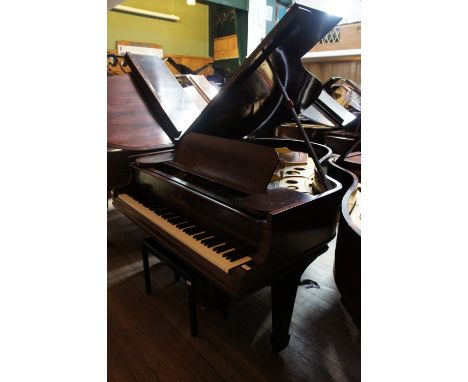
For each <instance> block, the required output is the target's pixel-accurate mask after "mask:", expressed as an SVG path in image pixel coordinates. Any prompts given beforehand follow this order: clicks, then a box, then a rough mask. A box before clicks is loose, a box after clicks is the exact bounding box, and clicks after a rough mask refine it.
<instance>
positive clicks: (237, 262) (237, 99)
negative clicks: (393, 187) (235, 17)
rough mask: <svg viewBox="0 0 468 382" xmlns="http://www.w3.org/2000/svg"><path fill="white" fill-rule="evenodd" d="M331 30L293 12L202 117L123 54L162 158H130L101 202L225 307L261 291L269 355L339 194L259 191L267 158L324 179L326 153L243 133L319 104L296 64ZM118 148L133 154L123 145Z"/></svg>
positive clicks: (147, 62) (331, 224) (304, 12)
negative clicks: (268, 314) (126, 171)
mask: <svg viewBox="0 0 468 382" xmlns="http://www.w3.org/2000/svg"><path fill="white" fill-rule="evenodd" d="M338 21H339V18H337V17H335V16H331V15H328V14H326V13H323V12H320V11H316V10H313V9H310V8H308V7H305V6H302V5H298V4H295V5H293V6H292V7H291V8H290V10H289V11H288V13H287V14H286V16H284V17H283V18H282V20H281V21H280V22H279V23H278V24H277V25H276V27H275V28H274V29H273V30H272V31H271V32H270V34H269V35H268V36H267V37H266V38H265V39H264V40H263V41H262V43H261V44H260V46H259V47H258V48H257V49H256V50H255V51H254V52H253V53H252V54H251V55H250V56H249V58H248V59H247V60H246V61H245V62H244V64H243V66H242V67H241V68H240V69H239V71H238V72H236V73H235V74H234V75H233V77H232V78H231V79H230V80H229V82H228V83H227V84H226V85H225V86H224V87H223V88H222V89H221V91H220V93H219V94H218V95H217V96H216V97H215V98H214V99H213V100H212V101H211V102H210V103H209V104H208V105H207V106H206V107H205V108H204V109H203V111H202V112H199V111H197V110H196V108H195V107H194V105H193V104H191V103H189V102H186V97H185V93H184V92H183V90H182V88H181V87H180V85H179V84H178V83H177V82H175V83H174V81H173V77H172V75H171V73H169V72H168V70H167V67H165V65H164V64H163V63H162V61H161V60H160V59H158V58H157V57H150V56H138V55H132V54H128V55H127V58H128V62H129V64H130V65H131V67H132V76H133V77H134V78H135V81H136V82H135V83H136V84H138V90H139V93H138V91H136V93H138V96H139V97H141V98H142V99H143V103H144V104H145V105H146V106H147V108H148V111H146V112H145V113H151V114H152V115H154V116H155V119H156V120H157V121H158V124H157V125H156V124H153V125H152V126H150V125H149V124H146V125H145V126H144V127H143V129H146V130H147V132H148V135H149V136H150V137H152V138H155V137H158V136H159V137H160V138H161V139H162V138H163V137H164V135H163V134H161V133H156V132H151V130H152V129H154V130H161V129H162V130H164V133H165V134H166V136H168V137H169V139H171V141H173V142H174V148H165V149H164V148H161V147H157V146H155V149H158V150H159V151H158V152H156V153H152V154H148V155H145V156H142V157H141V158H136V159H135V160H134V162H133V163H132V165H131V179H130V181H129V182H128V184H126V185H124V186H121V187H118V188H116V189H114V190H113V203H114V205H115V207H116V208H117V209H118V210H119V211H121V212H122V213H123V214H125V215H126V216H127V217H128V218H130V219H131V220H132V221H134V222H135V223H136V224H138V225H139V226H140V227H141V228H143V229H144V230H145V231H146V232H147V233H148V234H149V235H151V236H152V237H153V238H154V239H156V240H157V241H158V242H159V243H160V245H162V246H163V247H164V248H166V249H167V250H168V251H170V252H171V253H174V254H175V256H177V258H178V259H179V260H180V261H181V262H182V263H183V264H184V266H186V267H188V268H189V269H192V270H193V271H194V272H196V274H198V275H200V276H202V277H203V278H206V279H208V280H210V282H211V283H212V284H213V285H215V286H216V287H217V288H218V289H219V290H221V291H222V292H223V293H224V294H226V295H227V296H229V297H230V298H232V299H240V298H242V297H245V296H247V295H249V294H252V293H253V292H255V291H257V290H259V289H261V288H263V287H266V286H270V287H271V295H272V335H271V343H272V347H273V349H274V350H275V351H280V350H282V349H284V348H285V347H286V346H287V345H288V343H289V334H288V330H289V325H290V321H291V316H292V312H293V308H294V301H295V296H296V290H297V286H298V283H299V280H300V277H301V274H302V273H303V272H304V270H305V268H306V267H307V266H308V265H309V264H310V263H311V262H312V261H314V259H315V258H316V257H317V256H319V255H320V254H321V253H323V252H324V251H325V250H326V249H327V243H328V242H329V241H330V240H331V239H332V238H333V237H334V235H335V230H336V223H337V217H338V214H337V212H338V207H339V203H340V201H341V192H342V187H341V184H340V183H339V182H337V181H336V180H334V179H333V178H330V177H327V178H326V183H325V182H323V183H324V185H326V188H327V190H326V192H322V191H320V192H314V193H299V192H298V191H294V190H288V191H287V192H282V191H280V192H278V191H276V190H275V189H270V188H269V185H270V184H269V183H268V185H267V184H266V183H267V180H268V179H271V177H272V175H273V172H274V169H275V166H276V164H277V161H278V157H277V156H275V153H276V150H275V148H280V147H287V148H289V149H290V150H292V151H295V152H301V153H307V154H308V155H310V157H311V158H313V161H314V165H315V171H316V173H315V175H314V179H315V178H316V177H319V178H320V177H321V176H324V175H323V169H322V167H321V162H323V161H326V160H327V158H328V157H329V156H330V155H331V151H330V150H329V149H327V148H326V147H324V146H322V145H319V144H311V143H310V142H308V140H307V139H306V141H305V142H302V141H296V140H288V139H274V138H252V137H251V134H252V133H253V132H254V131H256V130H258V129H260V128H269V127H273V126H276V125H277V124H278V123H281V122H284V121H285V120H287V119H289V118H290V117H291V113H292V114H293V115H294V111H295V110H294V109H295V108H296V107H297V108H298V109H300V107H301V103H302V102H309V103H310V102H311V101H313V100H314V99H315V98H317V97H318V96H319V94H320V91H321V84H320V83H319V82H318V81H317V80H316V78H315V77H313V76H312V75H310V73H308V72H306V71H305V70H304V69H303V68H302V65H301V62H300V58H301V57H302V56H303V54H304V53H305V52H306V50H307V49H308V48H309V47H310V46H311V45H314V44H316V43H317V42H318V41H319V40H320V39H321V38H322V37H323V36H324V35H325V34H326V33H327V32H328V31H329V30H330V29H331V28H332V27H333V26H334V25H336V24H337V23H338ZM128 86H130V85H128ZM177 86H179V88H178V87H177ZM136 93H135V94H136ZM304 94H306V95H304ZM285 99H287V100H289V101H288V103H287V105H286V106H287V107H285V105H284V103H283V101H284V100H285ZM295 102H297V103H298V104H297V105H294V103H295ZM136 104H138V102H137V103H136ZM140 109H142V110H143V106H142V105H140ZM128 112H129V113H131V112H132V111H131V110H129V111H128ZM114 113H115V115H114V116H113V117H115V118H116V119H115V120H114V121H115V122H114V125H116V126H117V130H122V125H119V122H118V121H119V118H122V119H123V120H124V121H126V123H127V124H129V121H128V120H126V119H125V117H124V116H122V115H121V114H120V116H119V111H117V110H114ZM146 115H148V114H146ZM246 137H247V138H246ZM128 140H129V143H128V144H127V145H128V146H130V145H134V143H135V142H134V139H133V138H132V137H131V136H129V137H128ZM152 143H153V144H156V143H157V139H155V140H154V141H152ZM323 180H324V181H325V179H323ZM252 211H253V212H254V213H252Z"/></svg>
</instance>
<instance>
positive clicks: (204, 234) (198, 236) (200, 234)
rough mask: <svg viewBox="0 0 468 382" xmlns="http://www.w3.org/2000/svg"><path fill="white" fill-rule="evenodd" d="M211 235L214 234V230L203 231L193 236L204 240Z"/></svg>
mask: <svg viewBox="0 0 468 382" xmlns="http://www.w3.org/2000/svg"><path fill="white" fill-rule="evenodd" d="M210 236H213V233H212V232H203V233H199V234H197V235H194V236H193V238H194V239H195V240H203V239H206V238H207V237H210Z"/></svg>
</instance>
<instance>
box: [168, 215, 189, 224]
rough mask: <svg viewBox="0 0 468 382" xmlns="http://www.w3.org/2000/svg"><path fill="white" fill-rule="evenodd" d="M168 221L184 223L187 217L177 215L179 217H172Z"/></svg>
mask: <svg viewBox="0 0 468 382" xmlns="http://www.w3.org/2000/svg"><path fill="white" fill-rule="evenodd" d="M167 221H168V222H169V223H171V224H174V225H177V224H179V223H184V222H186V221H187V219H186V218H184V217H182V216H177V217H173V218H170V219H167Z"/></svg>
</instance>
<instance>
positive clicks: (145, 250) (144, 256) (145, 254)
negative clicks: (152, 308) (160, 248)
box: [141, 241, 151, 294]
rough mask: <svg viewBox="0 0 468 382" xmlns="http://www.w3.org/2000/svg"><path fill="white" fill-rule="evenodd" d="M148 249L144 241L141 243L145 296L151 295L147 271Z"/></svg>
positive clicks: (148, 271)
mask: <svg viewBox="0 0 468 382" xmlns="http://www.w3.org/2000/svg"><path fill="white" fill-rule="evenodd" d="M148 255H149V253H148V248H147V247H146V244H145V242H144V241H142V245H141V257H142V260H143V273H144V275H145V291H146V294H151V275H150V269H149V261H148Z"/></svg>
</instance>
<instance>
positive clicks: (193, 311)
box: [187, 280, 198, 337]
mask: <svg viewBox="0 0 468 382" xmlns="http://www.w3.org/2000/svg"><path fill="white" fill-rule="evenodd" d="M194 289H195V288H194V286H193V285H192V281H189V280H187V294H188V306H189V317H190V334H191V335H192V337H196V336H197V335H198V325H197V303H196V301H195V290H194Z"/></svg>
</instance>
